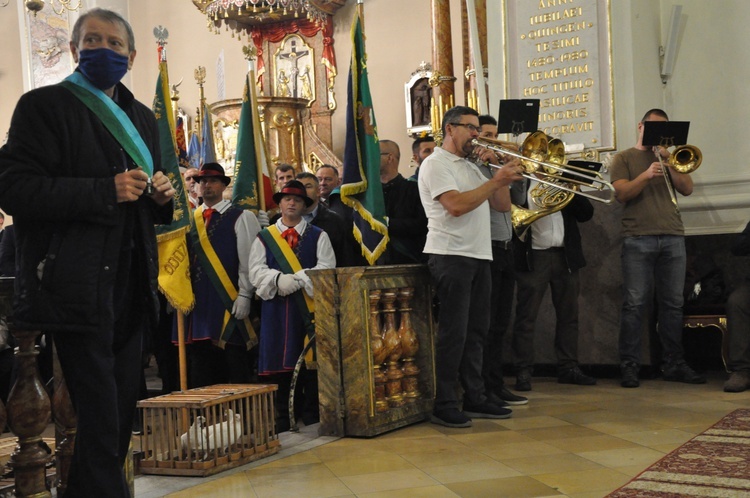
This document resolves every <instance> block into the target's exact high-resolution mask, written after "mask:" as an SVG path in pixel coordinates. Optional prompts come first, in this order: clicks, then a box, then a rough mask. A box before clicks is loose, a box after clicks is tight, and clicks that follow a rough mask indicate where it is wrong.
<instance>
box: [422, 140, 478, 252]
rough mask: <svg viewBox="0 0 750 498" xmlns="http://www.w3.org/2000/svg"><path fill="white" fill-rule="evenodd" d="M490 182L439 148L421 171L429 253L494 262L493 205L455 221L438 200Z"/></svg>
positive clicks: (426, 245)
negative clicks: (492, 236)
mask: <svg viewBox="0 0 750 498" xmlns="http://www.w3.org/2000/svg"><path fill="white" fill-rule="evenodd" d="M487 181H488V180H487V178H485V177H484V175H482V172H481V171H480V170H479V168H478V167H477V166H476V165H475V164H474V163H472V162H469V161H467V160H466V159H463V158H461V157H458V156H457V155H455V154H451V153H450V152H447V151H446V150H444V149H443V148H441V147H435V152H433V153H432V154H431V155H430V156H429V157H428V158H427V159H425V160H424V162H423V163H422V167H421V168H420V169H419V182H418V183H419V196H420V198H421V200H422V205H423V206H424V211H425V214H426V215H427V228H428V232H427V243H426V244H425V246H424V252H425V253H428V254H444V255H453V256H466V257H469V258H476V259H486V260H489V261H492V241H491V238H490V205H489V202H488V201H484V202H483V203H482V204H480V205H479V206H478V207H477V208H476V209H474V210H473V211H470V212H468V213H466V214H464V215H461V216H458V217H455V216H452V215H451V214H450V213H448V211H447V210H446V209H445V208H444V207H443V205H442V204H440V201H439V200H437V198H438V197H439V196H440V195H442V194H444V193H446V192H449V191H451V190H456V191H458V192H467V191H469V190H474V189H475V188H478V187H480V186H481V185H482V184H483V183H485V182H487Z"/></svg>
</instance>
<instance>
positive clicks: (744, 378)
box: [724, 370, 750, 393]
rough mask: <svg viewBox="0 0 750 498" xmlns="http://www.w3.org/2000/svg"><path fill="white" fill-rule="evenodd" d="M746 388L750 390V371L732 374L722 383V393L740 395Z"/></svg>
mask: <svg viewBox="0 0 750 498" xmlns="http://www.w3.org/2000/svg"><path fill="white" fill-rule="evenodd" d="M748 388H750V371H748V370H739V371H737V372H732V373H731V374H730V375H729V379H728V380H727V381H726V382H725V383H724V392H727V393H741V392H742V391H744V390H745V389H748Z"/></svg>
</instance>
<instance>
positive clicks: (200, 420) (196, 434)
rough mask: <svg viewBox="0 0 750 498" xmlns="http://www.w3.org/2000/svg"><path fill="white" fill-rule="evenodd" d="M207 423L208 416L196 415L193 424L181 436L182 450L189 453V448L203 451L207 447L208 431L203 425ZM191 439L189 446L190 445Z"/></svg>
mask: <svg viewBox="0 0 750 498" xmlns="http://www.w3.org/2000/svg"><path fill="white" fill-rule="evenodd" d="M205 423H206V417H204V416H203V415H199V416H197V417H195V420H194V421H193V425H191V426H190V428H189V429H188V430H187V431H186V432H185V433H184V434H183V435H181V436H180V444H181V446H182V452H183V453H184V454H185V455H187V453H188V449H191V450H196V451H203V450H204V449H205V448H206V432H205V430H204V429H203V425H204V424H205ZM188 439H189V447H188Z"/></svg>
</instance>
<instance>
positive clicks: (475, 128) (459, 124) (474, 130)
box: [448, 123, 479, 133]
mask: <svg viewBox="0 0 750 498" xmlns="http://www.w3.org/2000/svg"><path fill="white" fill-rule="evenodd" d="M448 124H450V125H453V126H465V127H466V128H467V129H468V130H469V131H473V132H476V133H479V127H478V126H474V125H473V124H471V123H448Z"/></svg>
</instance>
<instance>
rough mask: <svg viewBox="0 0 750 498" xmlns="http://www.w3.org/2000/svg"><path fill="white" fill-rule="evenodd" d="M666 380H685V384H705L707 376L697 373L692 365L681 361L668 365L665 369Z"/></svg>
mask: <svg viewBox="0 0 750 498" xmlns="http://www.w3.org/2000/svg"><path fill="white" fill-rule="evenodd" d="M663 372H664V380H668V381H670V382H684V383H685V384H705V383H706V376H705V375H701V374H699V373H697V372H696V371H695V370H693V369H692V368H690V365H688V364H687V363H685V362H684V361H681V362H679V363H674V364H672V365H668V366H667V367H666V368H664V369H663Z"/></svg>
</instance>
